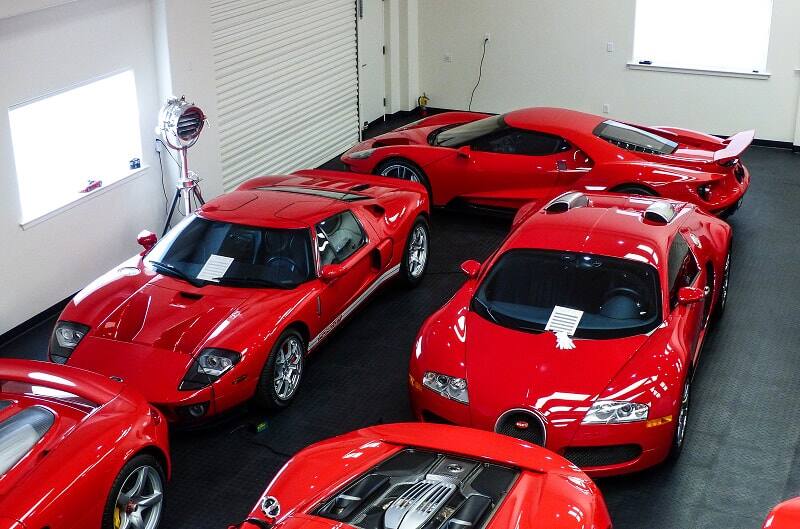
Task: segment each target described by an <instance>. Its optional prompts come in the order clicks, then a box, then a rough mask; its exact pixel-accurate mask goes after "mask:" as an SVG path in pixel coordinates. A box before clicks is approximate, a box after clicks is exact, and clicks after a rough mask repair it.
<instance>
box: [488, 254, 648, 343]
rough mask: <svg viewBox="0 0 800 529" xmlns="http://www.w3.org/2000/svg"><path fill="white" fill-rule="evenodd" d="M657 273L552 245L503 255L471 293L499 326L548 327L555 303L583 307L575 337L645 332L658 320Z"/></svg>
mask: <svg viewBox="0 0 800 529" xmlns="http://www.w3.org/2000/svg"><path fill="white" fill-rule="evenodd" d="M659 292H660V290H659V287H658V273H657V271H656V269H655V268H653V267H652V266H650V265H648V264H645V263H640V262H636V261H630V260H625V259H617V258H613V257H605V256H600V255H591V254H578V253H573V252H558V251H548V250H510V251H508V252H506V253H505V254H503V255H502V256H501V257H500V259H498V260H497V263H495V265H494V266H493V267H492V270H491V271H490V272H489V274H488V275H487V277H486V279H485V280H484V281H483V282H482V283H481V285H480V287H479V288H478V292H477V294H476V295H475V297H474V298H473V303H472V310H474V311H475V312H476V313H477V314H479V315H481V316H482V317H483V318H485V319H487V320H489V321H492V322H494V323H496V324H498V325H502V326H504V327H509V328H512V329H517V330H521V331H527V332H541V331H543V330H544V328H545V325H546V324H547V321H548V319H549V318H550V315H551V314H552V312H553V309H554V307H555V306H556V305H558V306H562V307H569V308H573V309H578V310H581V311H583V316H582V318H581V320H580V324H579V325H578V329H577V331H576V333H575V336H576V337H578V338H593V339H607V338H620V337H624V336H633V335H636V334H642V333H645V332H648V331H650V330H652V329H654V328H655V327H656V326H657V325H658V324H659V321H660V318H659V316H660V314H661V310H660V301H659V300H660V299H661V298H660V295H659Z"/></svg>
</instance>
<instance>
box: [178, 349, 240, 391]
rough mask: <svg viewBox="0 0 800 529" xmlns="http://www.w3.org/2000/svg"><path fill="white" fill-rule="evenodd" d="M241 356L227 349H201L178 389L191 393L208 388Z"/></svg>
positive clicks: (237, 361) (236, 362) (231, 367)
mask: <svg viewBox="0 0 800 529" xmlns="http://www.w3.org/2000/svg"><path fill="white" fill-rule="evenodd" d="M241 359H242V355H241V354H239V353H237V352H236V351H229V350H228V349H217V348H214V347H210V348H208V349H203V350H202V351H200V354H199V355H198V356H197V358H195V359H194V362H192V365H191V366H190V367H189V371H188V372H187V373H186V376H184V377H183V380H182V381H181V383H180V385H179V386H178V389H179V390H181V391H192V390H196V389H202V388H204V387H206V386H210V385H211V384H213V383H214V382H216V381H217V380H219V378H220V377H221V376H222V375H224V374H225V373H227V372H228V371H230V370H231V369H233V366H235V365H236V364H238V363H239V360H241Z"/></svg>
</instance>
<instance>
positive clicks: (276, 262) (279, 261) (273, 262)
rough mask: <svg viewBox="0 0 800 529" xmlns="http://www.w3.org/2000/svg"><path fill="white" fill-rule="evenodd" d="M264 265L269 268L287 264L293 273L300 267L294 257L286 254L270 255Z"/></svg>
mask: <svg viewBox="0 0 800 529" xmlns="http://www.w3.org/2000/svg"><path fill="white" fill-rule="evenodd" d="M264 266H266V267H269V268H279V267H281V266H285V267H287V268H288V269H289V272H291V273H295V272H297V269H298V268H299V267H298V266H297V263H296V262H295V261H294V260H293V259H290V258H288V257H286V256H285V255H276V256H274V257H270V258H269V259H267V262H266V263H264Z"/></svg>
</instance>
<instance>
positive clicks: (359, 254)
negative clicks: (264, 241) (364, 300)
mask: <svg viewBox="0 0 800 529" xmlns="http://www.w3.org/2000/svg"><path fill="white" fill-rule="evenodd" d="M315 230H316V244H317V250H318V253H319V259H320V268H322V267H325V266H327V265H334V266H335V267H337V268H338V271H337V274H336V277H332V278H322V282H323V290H322V293H321V294H320V300H319V308H320V310H319V313H320V318H321V322H320V323H321V324H322V327H323V328H324V327H327V325H328V324H330V323H331V322H333V321H334V320H336V319H337V318H338V317H339V316H341V315H344V316H346V315H347V314H346V312H349V310H350V309H351V307H352V308H355V307H354V304H355V302H356V301H357V300H358V297H359V296H360V295H361V293H362V292H364V290H365V289H366V288H367V287H368V286H369V285H371V284H372V282H373V281H375V278H376V276H377V273H378V270H377V269H376V268H375V267H374V262H373V259H372V255H371V253H372V252H371V250H372V248H373V247H374V242H373V241H370V240H369V238H368V236H367V233H366V231H365V230H364V227H363V226H362V225H361V223H360V222H359V221H358V219H357V218H356V216H355V215H354V214H353V212H351V211H350V210H347V211H344V212H342V213H338V214H336V215H333V216H332V217H329V218H327V219H325V220H324V221H322V222H320V223H319V224H317V226H316V227H315ZM343 313H345V314H343Z"/></svg>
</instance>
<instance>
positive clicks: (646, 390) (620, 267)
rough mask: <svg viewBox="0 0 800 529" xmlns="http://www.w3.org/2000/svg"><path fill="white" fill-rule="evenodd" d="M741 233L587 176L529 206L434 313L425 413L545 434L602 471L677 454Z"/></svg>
mask: <svg viewBox="0 0 800 529" xmlns="http://www.w3.org/2000/svg"><path fill="white" fill-rule="evenodd" d="M730 245H731V228H730V227H729V226H728V224H726V223H725V222H724V221H722V220H719V219H717V218H716V217H713V216H711V215H709V214H708V213H705V212H703V211H702V210H700V209H699V208H697V207H696V206H694V205H691V204H688V203H685V202H675V201H669V200H666V199H653V198H646V197H628V196H620V195H600V194H583V193H580V192H571V193H566V194H564V195H562V196H560V197H557V198H556V199H554V200H553V201H551V202H550V203H549V204H547V205H545V206H544V207H543V208H537V207H535V206H530V207H526V208H523V209H520V211H519V213H518V214H517V218H516V219H515V222H514V227H513V228H512V231H511V233H510V235H509V236H508V238H507V239H506V240H505V242H504V243H503V244H502V246H501V247H500V248H499V249H498V250H497V251H496V252H495V253H494V254H493V255H492V256H491V257H490V258H489V260H488V261H487V262H486V263H485V264H484V265H480V263H478V262H476V261H467V262H466V263H464V265H463V269H464V271H465V272H466V273H467V275H468V276H469V280H468V281H467V282H466V284H465V285H464V286H463V287H462V288H461V289H460V290H459V291H458V292H457V293H456V294H455V296H454V297H453V298H452V299H451V300H450V301H449V302H448V303H447V304H446V305H445V306H444V307H443V308H441V309H440V310H438V311H437V312H435V313H434V314H433V315H432V316H431V317H430V318H429V319H428V320H427V321H426V322H425V323H424V325H423V327H422V329H421V331H420V333H419V336H418V338H417V340H416V342H415V346H414V350H413V352H412V356H411V363H410V373H409V376H410V391H411V399H412V404H413V408H414V411H415V413H416V415H417V416H418V418H419V419H420V420H426V421H439V422H441V421H444V422H450V423H456V424H461V425H467V426H472V427H476V428H481V429H486V430H495V431H497V432H500V433H503V434H506V435H510V436H513V437H518V438H520V439H524V440H526V441H529V442H532V443H535V444H539V445H542V446H545V447H547V448H549V449H551V450H553V451H556V452H557V453H559V454H562V455H564V457H566V458H567V459H569V460H571V461H572V462H573V463H575V464H576V465H578V466H580V467H582V468H583V469H584V471H586V472H587V473H588V474H590V475H594V476H601V475H611V474H619V473H624V472H631V471H635V470H639V469H643V468H646V467H649V466H652V465H654V464H656V463H659V462H661V461H663V460H665V458H667V456H669V455H670V454H672V455H673V456H676V455H677V454H678V453H679V452H680V449H681V447H682V446H683V439H684V433H685V429H686V420H687V415H688V412H689V396H690V387H691V386H690V384H691V381H692V374H693V373H694V368H695V366H696V364H697V361H698V357H699V354H700V351H701V348H702V344H703V340H704V337H705V335H706V329H707V328H708V324H709V323H710V321H711V318H712V316H715V315H716V316H719V315H720V314H721V311H722V309H723V308H724V305H725V300H726V298H727V292H728V274H729V269H730V247H731V246H730ZM715 313H716V314H715ZM550 331H553V332H550Z"/></svg>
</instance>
